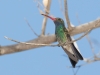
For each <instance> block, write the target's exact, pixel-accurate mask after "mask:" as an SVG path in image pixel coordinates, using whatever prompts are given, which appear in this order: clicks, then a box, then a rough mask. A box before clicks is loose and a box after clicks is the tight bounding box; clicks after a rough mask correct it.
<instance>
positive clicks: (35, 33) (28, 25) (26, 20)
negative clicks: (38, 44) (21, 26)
mask: <svg viewBox="0 0 100 75" xmlns="http://www.w3.org/2000/svg"><path fill="white" fill-rule="evenodd" d="M25 21H26V23H27V25H28V26H29V28H30V29H31V30H32V32H33V33H34V34H35V35H36V36H38V37H39V35H38V34H37V33H36V32H35V31H34V30H33V28H32V27H31V25H30V24H29V22H28V20H27V19H26V18H25Z"/></svg>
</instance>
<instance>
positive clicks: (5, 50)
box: [0, 19, 100, 55]
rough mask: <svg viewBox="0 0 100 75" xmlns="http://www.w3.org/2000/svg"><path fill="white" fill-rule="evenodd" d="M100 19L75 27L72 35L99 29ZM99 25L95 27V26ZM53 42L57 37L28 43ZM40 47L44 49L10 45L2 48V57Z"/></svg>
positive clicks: (42, 38) (51, 36)
mask: <svg viewBox="0 0 100 75" xmlns="http://www.w3.org/2000/svg"><path fill="white" fill-rule="evenodd" d="M99 21H100V19H98V20H95V21H92V22H89V23H85V24H82V25H80V26H77V27H74V29H73V31H72V32H71V33H70V34H71V35H76V34H79V33H84V32H86V31H88V30H89V29H91V28H93V29H94V28H98V27H100V22H99ZM95 24H97V25H96V26H95V27H94V25H95ZM53 42H56V37H55V35H47V36H41V37H38V38H36V39H33V40H30V41H27V42H26V43H35V44H51V43H53ZM38 47H43V46H39V45H25V44H21V43H19V44H14V45H8V46H1V48H0V55H4V54H9V53H14V52H20V51H25V50H29V49H34V48H38Z"/></svg>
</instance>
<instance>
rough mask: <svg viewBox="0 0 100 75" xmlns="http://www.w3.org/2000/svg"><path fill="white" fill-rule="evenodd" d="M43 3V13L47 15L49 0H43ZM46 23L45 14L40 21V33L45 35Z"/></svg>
mask: <svg viewBox="0 0 100 75" xmlns="http://www.w3.org/2000/svg"><path fill="white" fill-rule="evenodd" d="M43 4H44V6H45V14H46V15H48V14H49V10H50V5H51V0H43ZM46 23H47V17H46V16H45V17H44V19H43V23H42V31H41V35H45V29H46Z"/></svg>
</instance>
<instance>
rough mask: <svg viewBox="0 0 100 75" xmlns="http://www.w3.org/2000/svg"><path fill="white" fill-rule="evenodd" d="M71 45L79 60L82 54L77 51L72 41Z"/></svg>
mask: <svg viewBox="0 0 100 75" xmlns="http://www.w3.org/2000/svg"><path fill="white" fill-rule="evenodd" d="M72 46H73V48H74V51H75V53H76V54H77V56H78V58H79V59H80V60H83V57H82V55H81V54H80V53H79V51H78V50H77V49H76V47H75V46H74V44H73V43H72Z"/></svg>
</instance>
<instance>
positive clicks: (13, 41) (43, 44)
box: [4, 36, 59, 47]
mask: <svg viewBox="0 0 100 75" xmlns="http://www.w3.org/2000/svg"><path fill="white" fill-rule="evenodd" d="M4 38H6V39H7V40H10V41H13V42H16V43H22V44H26V45H39V46H53V47H55V46H59V44H57V45H54V44H53V45H52V44H36V43H26V42H20V41H17V40H14V39H12V38H8V37H7V36H4Z"/></svg>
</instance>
